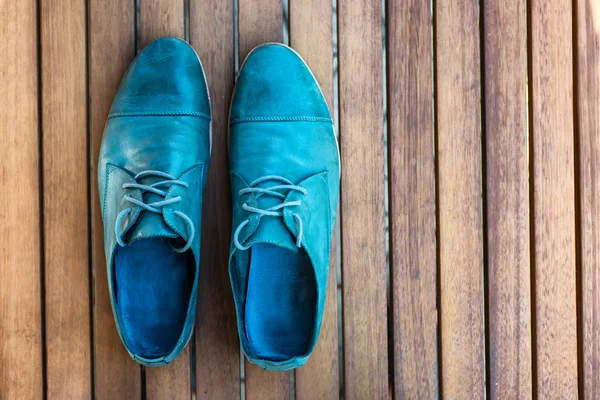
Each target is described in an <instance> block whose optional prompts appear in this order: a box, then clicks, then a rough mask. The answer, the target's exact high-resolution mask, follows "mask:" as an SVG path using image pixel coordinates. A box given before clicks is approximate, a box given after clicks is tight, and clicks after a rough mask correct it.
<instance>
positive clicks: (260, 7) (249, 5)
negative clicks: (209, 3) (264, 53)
mask: <svg viewBox="0 0 600 400" xmlns="http://www.w3.org/2000/svg"><path fill="white" fill-rule="evenodd" d="M238 38H239V39H238V45H239V63H240V65H241V64H242V62H244V59H245V58H246V56H247V55H248V53H249V52H250V50H252V49H253V48H254V47H256V46H258V45H259V44H263V43H266V42H282V41H283V3H282V0H238Z"/></svg>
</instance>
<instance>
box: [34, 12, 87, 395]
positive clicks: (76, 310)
mask: <svg viewBox="0 0 600 400" xmlns="http://www.w3.org/2000/svg"><path fill="white" fill-rule="evenodd" d="M40 3H41V11H40V12H41V39H42V41H41V49H42V56H41V62H42V129H43V131H42V132H43V136H42V145H43V162H44V165H43V171H44V172H43V182H44V235H45V246H44V247H45V253H46V254H45V262H46V265H45V269H44V271H45V288H46V290H45V293H46V296H45V297H46V298H45V312H46V352H47V356H46V358H47V388H48V389H47V390H48V398H51V399H58V398H71V399H85V398H88V399H89V398H91V396H92V351H91V350H92V345H91V335H90V327H91V314H90V310H91V309H90V292H89V291H90V270H89V268H90V260H89V245H88V243H89V235H90V232H89V231H88V227H89V226H88V225H89V224H88V211H89V210H88V192H87V190H86V189H87V187H88V186H87V184H88V180H89V175H88V169H87V166H88V160H87V153H88V151H87V150H88V149H87V147H88V137H87V134H88V129H87V81H86V75H87V74H86V67H87V65H86V57H87V54H86V47H87V46H86V37H85V30H86V9H85V3H83V2H82V1H80V0H68V1H62V0H44V1H41V2H40ZM64 188H71V189H64ZM74 188H77V190H74Z"/></svg>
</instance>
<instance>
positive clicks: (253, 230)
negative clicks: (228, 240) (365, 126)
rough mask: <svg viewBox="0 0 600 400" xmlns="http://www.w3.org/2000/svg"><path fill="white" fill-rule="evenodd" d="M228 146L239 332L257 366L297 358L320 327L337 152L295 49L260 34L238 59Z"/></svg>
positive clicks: (321, 102) (300, 360) (292, 364)
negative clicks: (261, 39) (241, 61)
mask: <svg viewBox="0 0 600 400" xmlns="http://www.w3.org/2000/svg"><path fill="white" fill-rule="evenodd" d="M229 151H230V154H229V162H230V174H231V186H232V197H233V235H232V244H231V251H230V258H229V274H230V278H231V284H232V286H233V294H234V299H235V306H236V312H237V322H238V332H239V336H240V341H241V343H242V347H243V349H244V353H245V354H246V357H248V359H249V360H250V361H251V362H254V363H256V364H258V365H259V366H261V367H262V368H265V369H270V370H287V369H292V368H296V367H299V366H301V365H303V364H304V363H305V362H306V360H307V359H308V357H309V355H310V353H311V352H312V350H313V349H314V347H315V344H316V342H317V338H318V336H319V331H320V329H321V321H322V318H323V308H324V305H325V293H326V288H327V277H328V272H329V254H330V246H331V237H332V233H333V227H334V220H335V212H336V208H337V203H338V196H339V179H340V162H339V151H338V146H337V142H336V138H335V132H334V129H333V124H332V120H331V115H330V114H329V110H328V108H327V104H326V102H325V99H324V97H323V94H322V93H321V90H320V89H319V85H318V83H317V81H316V80H315V78H314V76H313V75H312V73H311V72H310V70H309V68H308V66H307V65H306V63H305V62H304V61H303V60H302V58H300V56H299V55H298V54H297V53H296V52H295V51H294V50H292V49H290V48H289V47H286V46H284V45H280V44H265V45H262V46H259V47H257V48H256V49H254V50H253V51H252V52H251V53H250V54H249V55H248V57H247V58H246V60H245V61H244V64H243V65H242V68H241V70H240V73H239V76H238V79H237V83H236V86H235V91H234V94H233V99H232V104H231V111H230V148H229Z"/></svg>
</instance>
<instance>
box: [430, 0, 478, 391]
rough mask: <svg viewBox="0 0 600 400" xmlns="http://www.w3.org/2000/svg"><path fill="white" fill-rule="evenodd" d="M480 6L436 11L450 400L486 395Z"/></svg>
mask: <svg viewBox="0 0 600 400" xmlns="http://www.w3.org/2000/svg"><path fill="white" fill-rule="evenodd" d="M478 3H479V2H478V1H476V0H469V1H461V2H455V1H452V0H440V1H438V2H437V3H436V10H435V13H436V51H437V60H436V66H435V67H436V77H437V87H436V92H437V122H436V124H437V130H438V133H437V157H438V176H437V182H438V205H439V208H438V213H439V246H440V250H439V257H440V260H439V263H440V307H441V321H440V323H441V326H440V329H441V375H442V388H441V391H442V394H443V396H444V397H445V398H449V399H467V398H468V399H474V398H483V397H484V394H485V388H484V378H483V377H484V370H485V368H484V349H483V335H484V333H483V251H482V249H483V229H482V206H481V202H482V200H481V195H482V183H481V128H480V125H481V103H480V100H481V94H480V77H479V75H480V71H479V4H478ZM457 96H458V98H457Z"/></svg>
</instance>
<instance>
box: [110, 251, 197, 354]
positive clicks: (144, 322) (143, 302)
mask: <svg viewBox="0 0 600 400" xmlns="http://www.w3.org/2000/svg"><path fill="white" fill-rule="evenodd" d="M192 271H193V269H191V268H190V266H189V264H188V257H187V255H186V254H181V253H177V252H175V251H173V249H172V248H171V246H170V244H169V241H168V240H166V239H144V240H139V241H136V242H133V243H131V244H130V245H128V246H125V247H120V248H119V249H118V250H117V252H116V254H115V293H116V303H117V309H118V312H119V313H120V315H121V318H122V321H123V330H124V332H122V333H123V336H125V338H126V342H127V344H128V345H129V347H130V349H131V350H132V351H133V352H134V353H135V354H137V355H140V356H142V357H146V358H156V357H161V356H165V355H168V354H169V353H171V351H172V350H173V349H174V347H175V345H176V344H177V341H178V340H179V337H180V336H181V332H182V330H183V326H184V324H185V319H186V314H187V309H188V305H189V301H190V294H191V288H192V281H193V274H192V275H191V276H192V277H190V274H191V272H192Z"/></svg>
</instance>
